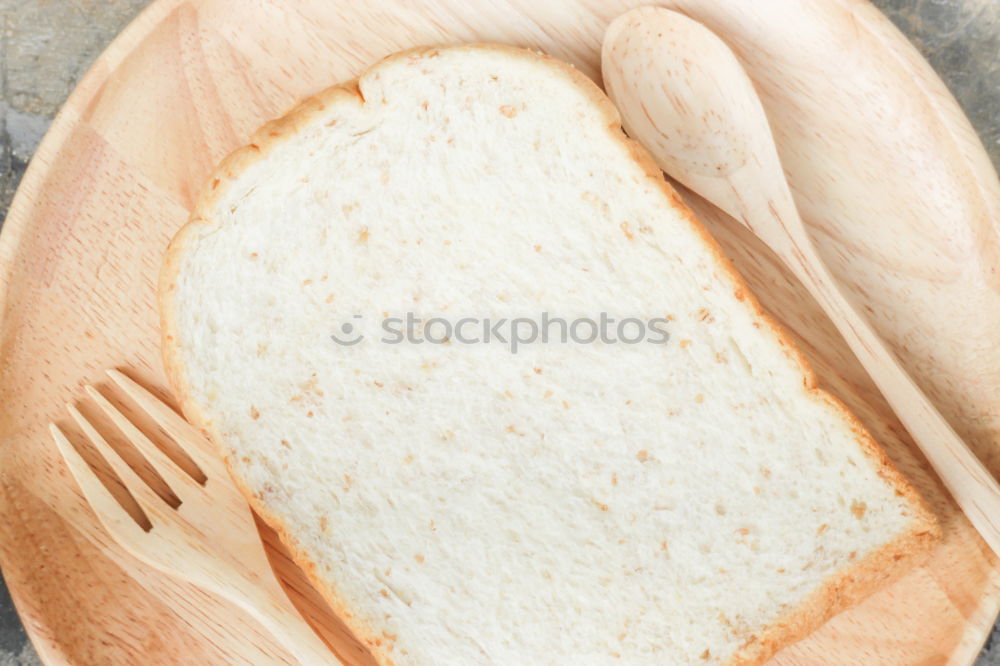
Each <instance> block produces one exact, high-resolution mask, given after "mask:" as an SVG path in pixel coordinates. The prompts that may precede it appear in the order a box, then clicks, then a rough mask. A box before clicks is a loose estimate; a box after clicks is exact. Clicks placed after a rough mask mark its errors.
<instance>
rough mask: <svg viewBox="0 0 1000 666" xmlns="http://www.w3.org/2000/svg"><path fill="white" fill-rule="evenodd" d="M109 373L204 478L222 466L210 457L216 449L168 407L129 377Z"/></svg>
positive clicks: (116, 372)
mask: <svg viewBox="0 0 1000 666" xmlns="http://www.w3.org/2000/svg"><path fill="white" fill-rule="evenodd" d="M105 372H106V373H107V375H108V377H110V378H111V381H113V382H114V383H115V384H117V385H118V387H119V388H120V389H121V390H122V391H124V392H125V394H126V395H128V397H130V398H132V400H134V401H135V402H136V404H138V405H139V406H140V407H142V408H143V410H145V411H146V413H147V414H149V415H150V416H152V417H153V420H154V421H156V423H157V425H159V426H160V427H161V428H163V429H164V430H165V431H166V433H167V434H168V435H170V437H171V438H173V440H174V441H175V442H177V445H178V446H180V447H181V448H182V449H183V450H184V451H185V452H186V453H187V454H188V455H189V456H191V458H192V460H194V461H195V463H196V464H197V465H198V467H200V468H201V471H202V474H206V473H207V472H206V469H211V468H213V467H215V466H216V465H217V464H218V463H219V461H218V459H217V458H216V457H215V456H214V455H212V454H211V453H209V452H210V451H211V450H212V445H211V443H210V442H208V441H207V440H206V439H205V436H204V435H202V434H201V433H200V432H199V431H198V430H197V428H195V427H194V426H193V425H191V424H190V423H188V422H187V420H186V419H184V418H183V417H182V416H180V415H179V414H177V412H175V411H174V410H173V409H171V408H170V407H169V406H168V405H167V404H166V403H164V402H163V401H162V400H160V399H159V398H158V397H156V396H155V395H154V394H153V393H152V392H150V391H149V390H147V389H146V388H144V387H143V386H141V385H140V384H139V383H137V382H136V381H134V380H133V379H132V378H130V377H129V376H128V375H126V374H124V373H122V372H119V371H118V370H115V369H113V368H112V369H109V370H106V371H105Z"/></svg>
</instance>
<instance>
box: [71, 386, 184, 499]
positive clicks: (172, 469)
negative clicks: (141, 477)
mask: <svg viewBox="0 0 1000 666" xmlns="http://www.w3.org/2000/svg"><path fill="white" fill-rule="evenodd" d="M83 390H84V391H86V392H87V395H88V396H90V398H91V399H92V400H93V401H94V402H96V403H97V405H98V407H100V408H101V411H103V412H104V413H105V414H107V415H108V417H109V418H110V419H111V421H112V423H114V424H115V426H116V427H117V428H118V429H119V430H121V431H122V433H123V434H124V435H125V438H126V439H128V441H129V442H131V443H132V445H133V446H134V447H135V448H136V449H138V450H139V452H140V453H141V454H142V455H143V456H145V458H146V460H147V461H148V462H149V464H150V465H152V467H153V469H155V470H156V471H157V473H158V474H159V475H160V476H161V477H162V478H163V480H164V481H166V482H167V485H168V486H170V488H171V489H172V490H173V491H174V494H176V495H177V497H179V498H180V500H181V501H182V502H183V501H184V493H185V491H187V490H190V489H193V488H195V487H197V488H198V489H200V488H201V485H200V484H199V483H198V482H197V481H195V480H194V479H193V478H191V475H189V474H188V473H187V472H185V471H184V469H183V468H181V466H180V465H178V464H177V463H175V462H174V461H173V460H171V459H170V457H169V456H168V455H167V454H166V453H164V452H163V451H161V450H160V447H158V446H157V445H156V444H154V443H153V441H152V440H151V439H149V437H146V435H145V434H144V433H143V432H142V431H141V430H139V428H138V427H137V426H136V425H135V424H134V423H132V422H131V421H129V420H128V418H127V417H126V416H125V415H124V414H122V413H121V412H120V411H118V408H117V407H115V406H114V405H112V404H111V401H110V400H108V399H107V398H105V397H104V396H103V395H102V394H101V393H100V391H98V390H97V389H95V388H94V387H93V386H91V385H89V384H88V385H87V386H84V387H83Z"/></svg>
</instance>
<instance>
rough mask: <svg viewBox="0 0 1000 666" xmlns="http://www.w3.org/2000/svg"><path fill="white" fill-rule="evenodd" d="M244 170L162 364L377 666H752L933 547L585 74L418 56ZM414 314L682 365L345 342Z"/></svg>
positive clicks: (175, 294) (270, 139) (573, 349)
mask: <svg viewBox="0 0 1000 666" xmlns="http://www.w3.org/2000/svg"><path fill="white" fill-rule="evenodd" d="M254 143H255V144H256V146H258V148H252V149H245V150H244V151H241V152H238V153H236V154H235V155H234V156H232V157H231V158H229V160H227V162H226V163H225V164H224V165H223V167H220V171H219V172H218V173H217V175H216V178H217V179H221V184H219V183H218V182H216V181H211V182H213V183H214V186H213V187H210V188H209V189H210V191H209V192H208V193H207V194H206V195H205V196H204V198H203V199H202V202H201V204H200V208H199V210H198V211H197V213H196V220H197V221H196V222H195V223H193V224H191V225H189V226H188V227H187V228H186V229H185V230H184V231H183V232H182V233H181V234H180V236H179V237H178V238H177V239H175V241H174V243H173V246H172V249H171V255H170V257H169V258H168V262H167V268H166V269H165V273H164V275H165V277H164V282H165V285H166V286H165V287H163V292H162V295H161V298H162V303H163V308H164V321H165V326H166V330H167V332H168V333H169V334H170V336H171V338H173V339H172V340H166V339H165V346H166V352H165V353H166V360H167V364H168V366H169V369H170V374H171V377H172V381H174V383H175V385H176V386H177V388H178V390H179V392H180V394H181V395H182V396H183V401H184V404H185V409H186V411H187V412H188V413H189V415H191V416H192V418H193V419H194V420H195V421H196V422H197V423H198V424H199V425H202V426H204V427H206V428H207V429H209V430H210V432H211V433H212V436H213V438H214V439H215V440H216V442H217V443H218V444H219V446H220V447H221V448H222V449H223V450H224V451H225V452H227V453H229V454H230V455H229V456H228V461H229V464H230V465H231V467H232V469H233V471H234V474H235V475H236V477H237V478H238V479H239V480H240V481H241V482H242V483H243V484H244V485H245V487H246V490H247V492H248V494H249V495H250V497H251V498H252V501H253V503H254V504H255V506H256V507H257V508H258V509H260V510H261V511H262V512H263V513H264V515H266V516H267V518H268V520H269V521H270V522H272V524H276V525H277V526H278V527H280V528H281V529H282V531H283V532H284V536H285V538H286V540H287V541H288V542H289V544H290V545H291V546H292V548H293V550H295V551H296V553H297V557H298V558H299V560H300V562H307V563H310V564H311V566H312V567H313V578H314V580H315V581H316V582H317V583H318V584H319V586H320V587H321V588H322V590H323V592H324V594H325V595H326V596H327V598H328V599H329V600H330V601H331V602H332V603H333V604H334V606H335V607H336V608H338V609H340V610H341V611H342V612H343V614H344V615H345V616H346V617H347V619H348V623H349V624H350V625H351V626H352V627H353V628H354V630H355V631H356V632H357V633H358V635H359V636H360V637H361V638H362V639H363V640H365V641H366V642H367V643H368V645H369V646H370V647H372V649H373V652H374V654H375V655H376V657H377V658H378V659H379V660H380V661H381V662H382V663H390V662H391V663H394V664H397V665H400V666H401V665H404V664H444V663H453V664H456V663H460V664H611V663H621V664H630V665H635V664H640V665H642V664H727V663H734V662H737V661H738V662H740V663H746V662H751V661H757V660H759V659H760V658H762V657H763V656H766V655H767V654H768V653H769V652H771V651H773V649H774V648H775V647H776V646H777V645H778V644H779V643H780V642H781V641H782V640H786V639H788V638H790V637H795V636H796V635H799V634H801V633H802V631H805V630H808V629H810V628H812V626H813V625H815V623H816V622H817V621H821V620H822V619H823V618H824V617H825V616H826V615H828V614H829V612H831V609H832V608H834V607H836V604H835V601H834V599H833V597H836V596H837V595H835V594H831V590H832V589H833V588H832V587H831V585H833V586H834V587H836V586H838V585H839V586H841V587H843V585H846V583H843V581H844V580H847V579H848V578H849V579H851V580H854V579H857V580H862V581H869V579H875V578H879V577H885V576H887V575H888V573H887V572H888V570H882V569H881V567H882V566H883V560H885V559H891V558H887V557H883V555H884V554H885V553H888V552H889V551H890V550H892V548H893V546H892V544H894V543H902V541H901V540H903V539H905V538H906V535H912V534H913V533H914V530H915V529H917V528H921V527H922V528H923V529H924V532H925V533H930V531H931V528H928V527H927V524H926V522H923V521H925V518H924V514H923V513H922V510H921V508H920V505H919V503H918V502H917V500H915V498H914V496H913V494H912V492H911V491H910V489H909V488H908V487H907V486H905V485H903V484H902V482H901V481H900V480H899V478H898V477H897V476H896V475H895V472H894V471H893V470H892V469H891V468H889V467H888V466H887V463H885V461H884V459H883V458H882V457H881V455H880V453H879V452H878V451H877V449H874V448H872V445H871V443H870V441H869V440H868V439H867V436H865V435H863V433H859V431H858V430H857V428H856V427H855V426H854V424H853V422H852V421H851V419H850V417H849V416H848V415H847V414H846V413H845V412H844V411H843V410H842V409H841V408H840V407H839V406H838V405H837V404H835V403H834V402H833V401H832V400H830V399H828V398H827V397H826V396H825V394H823V393H821V392H819V391H817V390H816V389H814V388H812V380H811V378H810V377H809V375H808V371H807V370H806V369H805V368H804V367H803V366H802V365H801V364H800V362H799V361H798V359H797V357H796V356H795V354H789V353H787V350H786V349H783V344H782V341H781V340H780V339H779V337H778V336H779V334H777V333H776V332H775V330H774V328H773V326H772V324H771V323H770V321H769V320H767V319H765V318H764V317H763V315H762V314H761V313H760V312H759V311H758V309H757V306H756V304H755V302H754V301H753V299H752V298H750V297H749V295H748V292H747V291H746V288H745V286H744V285H743V284H742V283H741V282H740V281H739V280H738V279H737V278H736V277H735V276H733V275H732V273H731V271H730V269H729V268H728V265H727V264H726V263H725V261H724V260H723V259H721V258H720V256H719V255H718V250H717V248H716V246H715V245H714V244H713V243H712V242H711V241H710V240H709V239H707V237H706V236H705V233H704V231H703V230H702V229H701V227H700V226H699V225H698V224H697V223H695V222H693V221H692V220H691V219H690V216H689V214H688V213H687V212H686V210H685V209H683V208H682V207H681V206H680V204H679V203H678V201H677V199H676V198H675V197H674V196H673V195H672V193H671V191H670V190H669V189H668V188H667V187H666V186H665V185H664V183H663V182H662V179H661V177H660V176H659V174H657V173H655V172H653V171H652V170H651V169H650V168H649V165H648V163H646V162H644V159H645V158H643V156H642V154H641V153H640V152H638V151H637V149H636V147H635V146H634V145H633V144H631V143H630V142H628V141H627V140H625V139H624V137H623V135H622V134H621V132H620V130H619V129H618V120H617V116H616V115H615V114H614V111H613V110H612V109H611V107H610V104H609V103H608V102H607V101H606V99H605V98H604V97H603V95H602V94H601V93H600V92H599V91H598V90H597V88H596V87H595V86H593V85H592V84H591V83H590V82H589V81H586V80H585V79H584V77H583V76H582V75H579V74H576V73H574V72H572V71H571V70H570V69H569V68H568V67H566V66H565V65H562V64H561V63H558V62H556V61H554V60H552V59H549V58H545V57H542V56H538V55H535V54H530V53H528V52H523V51H519V50H514V49H508V48H503V47H489V46H485V47H455V48H450V49H441V50H423V51H417V52H411V53H405V54H401V55H398V56H395V57H392V58H390V59H388V60H386V61H383V62H382V63H380V64H379V65H377V66H376V67H374V68H373V69H371V70H369V71H368V72H367V73H366V74H364V75H363V76H362V77H361V78H360V80H359V81H358V83H357V88H354V87H352V86H346V87H344V88H340V89H332V90H330V91H327V92H326V93H323V94H322V95H321V96H319V97H318V98H316V99H313V100H310V101H308V102H306V103H304V104H303V106H302V107H300V108H299V109H298V110H297V111H295V112H293V114H292V115H290V116H289V117H287V118H285V119H284V120H281V121H278V122H276V123H274V124H272V125H270V126H268V127H266V128H265V129H264V130H262V132H261V133H259V134H258V135H257V136H256V137H255V138H254ZM637 156H638V157H639V158H640V159H637ZM498 295H502V296H503V297H502V298H500V297H498ZM407 311H415V312H418V313H419V312H422V313H424V314H425V315H431V314H439V313H441V312H447V313H449V314H454V316H456V317H457V316H461V315H468V316H479V317H482V316H490V317H493V318H500V317H518V316H529V315H532V314H537V313H541V312H543V311H547V312H549V313H552V314H554V315H559V316H563V317H570V318H571V317H574V316H581V315H587V316H591V317H594V316H596V315H597V314H598V313H599V312H601V311H606V312H608V313H611V314H612V315H616V314H617V315H619V316H623V317H624V316H639V317H647V318H648V317H664V318H669V320H670V323H669V326H668V330H669V332H670V335H671V340H670V342H669V343H668V344H666V345H655V344H632V345H626V344H618V345H607V344H600V343H595V344H590V345H580V344H548V345H541V344H536V345H526V346H524V347H522V348H520V349H519V351H518V353H517V354H511V353H510V352H509V349H508V347H506V346H503V345H474V346H459V345H448V344H440V345H433V344H422V345H408V344H400V345H393V346H388V345H384V344H379V343H377V342H376V341H373V340H366V341H365V342H364V343H363V344H358V345H356V346H350V347H348V346H340V345H337V344H334V343H332V342H331V340H330V339H329V334H330V333H332V332H334V331H336V330H339V329H338V328H337V327H339V326H340V325H341V324H342V323H343V322H349V321H352V319H351V318H352V316H353V315H355V314H362V315H365V316H366V317H377V316H379V315H381V313H383V312H388V313H405V312H407ZM165 335H166V333H165ZM900 488H901V489H902V491H901V492H897V489H900ZM906 543H907V544H908V545H907V546H906V547H903V546H900V548H899V549H897V550H906V548H910V549H911V550H912V549H915V548H916V547H915V546H914V545H913V544H914V543H915V542H914V540H913V539H911V540H910V541H909V542H906ZM862 562H865V563H866V564H864V565H862V564H860V563H862ZM886 566H888V565H886ZM864 567H868V569H864ZM845 576H846V577H847V578H845ZM865 585H866V586H868V585H869V583H868V582H865ZM838 589H840V588H838ZM843 589H848V590H850V591H849V592H844V595H845V596H846V597H848V598H850V597H851V596H852V595H853V596H857V594H858V590H856V589H854V588H843ZM798 616H802V617H804V618H805V619H804V620H802V621H801V622H796V621H792V620H790V619H789V618H795V617H798ZM769 637H770V638H769Z"/></svg>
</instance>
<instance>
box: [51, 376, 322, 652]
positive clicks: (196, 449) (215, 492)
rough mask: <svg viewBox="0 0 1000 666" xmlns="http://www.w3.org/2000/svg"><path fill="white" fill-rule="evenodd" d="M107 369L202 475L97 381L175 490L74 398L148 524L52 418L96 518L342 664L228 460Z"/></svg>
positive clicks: (180, 573)
mask: <svg viewBox="0 0 1000 666" xmlns="http://www.w3.org/2000/svg"><path fill="white" fill-rule="evenodd" d="M107 372H108V376H109V377H110V378H111V380H112V381H113V382H114V383H115V384H117V385H118V386H119V387H120V388H121V389H122V390H123V391H124V392H125V394H126V395H128V396H129V398H131V399H132V400H134V401H135V403H136V404H138V405H139V407H141V408H142V409H143V410H145V411H146V412H148V413H149V415H150V416H151V417H152V418H153V420H154V421H155V422H156V423H157V424H158V425H159V426H160V427H161V428H162V429H163V430H164V431H165V432H166V433H167V434H168V435H170V437H171V438H173V440H174V441H176V442H177V445H178V446H179V447H180V448H181V449H182V450H183V451H184V452H185V453H187V455H188V456H189V457H190V458H191V460H193V461H194V463H195V464H197V466H198V467H199V468H200V470H201V472H202V475H203V477H204V482H203V483H199V481H197V480H196V479H195V477H194V476H192V475H191V474H188V473H187V472H185V471H184V470H183V469H182V467H181V466H180V465H178V464H177V463H175V462H174V460H172V459H171V458H170V457H168V456H167V455H166V454H165V453H164V452H163V451H161V450H160V448H159V447H158V446H157V445H156V444H154V443H153V442H152V441H151V440H150V439H149V438H148V437H146V435H144V434H143V433H142V431H141V430H139V428H138V427H136V426H135V425H134V424H133V423H132V422H131V421H130V420H129V419H128V418H126V417H125V416H124V415H123V414H122V412H120V411H119V410H118V408H116V407H115V406H114V405H113V404H111V402H110V401H109V400H108V399H107V398H105V397H104V396H103V395H101V393H99V392H98V391H97V389H95V388H94V387H93V386H87V387H85V390H86V392H87V394H88V395H89V396H90V398H91V399H93V400H94V402H96V403H97V405H98V406H99V407H100V408H101V410H102V411H103V412H104V413H105V414H106V415H107V416H108V417H109V418H110V419H111V421H112V422H113V423H114V425H115V427H116V428H118V429H119V430H120V431H121V432H122V434H123V435H125V437H126V439H128V440H129V442H131V444H132V445H133V446H134V447H135V448H136V449H137V450H138V451H139V452H140V453H141V454H142V455H143V456H144V457H145V459H146V461H147V462H148V463H149V464H150V465H151V466H152V468H153V469H154V470H155V471H156V472H157V473H158V474H159V475H160V477H161V478H162V479H163V480H164V481H165V482H166V484H167V485H168V486H169V487H170V489H171V491H173V493H174V495H175V496H176V497H177V499H179V500H180V505H179V506H177V507H176V508H174V507H172V506H171V505H170V504H168V503H167V501H166V500H164V499H163V498H161V496H160V495H159V494H157V492H156V491H154V490H153V489H152V488H151V487H150V486H149V485H147V483H146V482H145V481H144V480H143V479H142V477H140V476H139V475H138V474H137V473H136V472H135V471H134V470H133V469H132V468H131V467H130V466H129V465H128V464H127V463H126V462H125V461H124V460H123V459H122V458H121V456H119V454H118V453H117V452H116V451H115V450H114V449H113V448H112V447H111V446H110V445H109V444H108V442H107V440H106V439H105V438H104V437H103V436H102V435H101V434H100V433H99V432H98V431H97V429H96V428H95V427H94V426H93V424H92V423H91V422H90V421H88V420H87V418H86V417H84V416H83V414H81V413H80V411H79V410H78V409H77V408H76V407H75V406H73V405H72V404H70V405H68V408H69V413H70V415H71V416H72V417H73V419H74V420H75V421H76V423H77V424H78V425H79V426H80V428H81V429H82V430H83V432H84V434H85V435H86V436H87V438H88V439H90V441H91V442H93V444H94V446H95V447H96V448H97V450H98V451H99V452H100V454H101V455H102V456H103V457H104V459H105V460H106V461H107V462H108V463H109V465H110V466H111V468H112V469H113V470H114V472H115V474H117V475H118V478H119V479H120V480H121V482H122V483H123V484H124V486H125V487H126V488H127V489H128V491H129V493H131V495H132V497H133V498H134V499H135V501H136V502H137V503H138V505H139V506H140V507H141V508H142V511H143V512H144V513H145V514H146V518H147V519H148V520H149V523H150V524H151V527H150V528H148V529H146V528H144V527H143V526H141V525H140V524H139V523H138V522H136V520H135V519H134V518H133V517H132V516H131V515H130V514H129V513H128V512H127V511H126V509H125V508H124V507H123V506H122V505H121V504H119V502H118V501H117V500H116V499H115V498H114V496H113V495H112V494H111V492H110V491H109V490H108V489H107V488H106V487H105V486H104V485H103V484H102V483H101V481H100V480H99V479H98V477H97V475H96V474H95V472H94V471H93V470H92V469H91V467H90V465H88V464H87V462H86V461H85V460H84V459H83V457H82V456H81V455H80V453H79V452H78V451H77V450H76V448H75V447H74V446H73V445H72V444H71V443H70V441H69V440H68V439H67V438H66V435H65V434H64V433H63V432H62V431H61V430H60V429H59V427H58V426H56V425H55V424H51V425H50V429H51V431H52V437H53V438H54V439H55V441H56V445H57V446H58V447H59V451H60V452H61V453H62V456H63V458H65V459H66V463H67V464H68V465H69V468H70V471H71V472H72V473H73V476H74V477H75V478H76V481H77V483H78V484H79V485H80V488H81V489H82V490H83V494H84V496H85V497H86V498H87V501H88V502H89V503H90V506H91V507H92V508H93V509H94V512H95V513H96V514H97V516H98V518H99V519H100V521H101V523H102V524H103V525H104V527H105V528H106V529H107V530H108V532H110V533H111V535H112V537H114V539H115V540H116V541H117V542H118V543H119V544H121V545H122V546H123V547H124V548H125V549H126V550H127V551H128V552H129V553H131V554H132V555H134V556H135V557H137V558H139V559H140V560H142V561H143V562H145V563H147V564H149V565H150V566H152V567H155V568H156V569H159V570H161V571H163V572H165V573H168V574H171V575H173V576H176V577H178V578H183V579H185V580H188V581H190V582H192V583H194V584H195V585H198V586H200V587H202V588H204V589H206V590H208V591H210V592H213V593H216V594H218V595H219V596H222V597H224V598H226V599H229V600H230V601H232V602H234V603H236V604H237V605H238V606H240V607H241V608H243V609H245V610H246V611H247V612H249V613H250V614H251V615H252V616H253V617H254V618H256V619H257V620H258V621H259V622H260V623H261V624H262V625H264V626H265V627H266V628H267V629H268V630H269V631H271V633H272V634H273V635H274V636H275V638H276V639H278V641H279V642H281V643H282V644H283V645H284V646H285V647H286V648H287V649H288V651H289V652H291V653H292V654H293V655H294V656H295V658H296V659H298V660H299V661H300V662H301V663H303V664H306V665H307V666H312V665H313V664H339V663H341V662H340V661H339V660H338V659H337V658H336V657H335V656H334V654H333V652H332V651H331V650H330V649H329V648H328V647H327V646H326V644H325V643H324V642H323V641H322V639H320V637H319V636H317V635H316V634H315V633H314V632H313V630H312V628H311V627H310V626H309V625H308V624H307V623H306V622H305V620H303V619H302V617H301V616H300V615H299V613H298V611H297V610H296V609H295V607H294V606H293V605H292V603H291V601H289V600H288V597H287V596H286V595H285V592H284V590H282V588H281V585H280V584H279V583H278V580H277V578H275V576H274V572H273V571H272V569H271V566H270V564H269V563H268V560H267V555H266V554H265V552H264V546H263V543H262V542H261V540H260V536H259V534H258V532H257V528H256V526H255V524H254V519H253V515H252V514H251V512H250V507H249V506H248V504H247V502H246V500H245V499H244V497H243V495H241V494H240V492H239V491H238V490H237V489H236V487H235V485H234V484H233V482H232V480H231V479H230V477H229V473H228V472H227V470H226V468H225V466H224V465H223V463H222V461H221V460H219V459H218V458H217V457H216V456H215V455H214V453H213V452H212V451H211V446H210V445H209V444H208V442H206V441H205V439H204V438H203V437H202V436H201V434H200V433H198V431H197V430H195V428H194V427H193V426H191V425H190V424H189V423H188V422H187V421H185V420H184V419H183V418H181V417H180V416H179V415H178V414H177V413H176V412H174V411H173V410H172V409H171V408H170V407H168V406H167V405H166V404H164V403H163V402H161V401H160V400H159V399H158V398H156V397H155V396H154V395H153V394H152V393H150V392H149V391H147V390H146V389H144V388H142V387H141V386H139V384H137V383H136V382H134V381H132V380H131V379H129V378H128V377H126V376H125V375H124V374H122V373H121V372H118V371H117V370H108V371H107Z"/></svg>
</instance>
